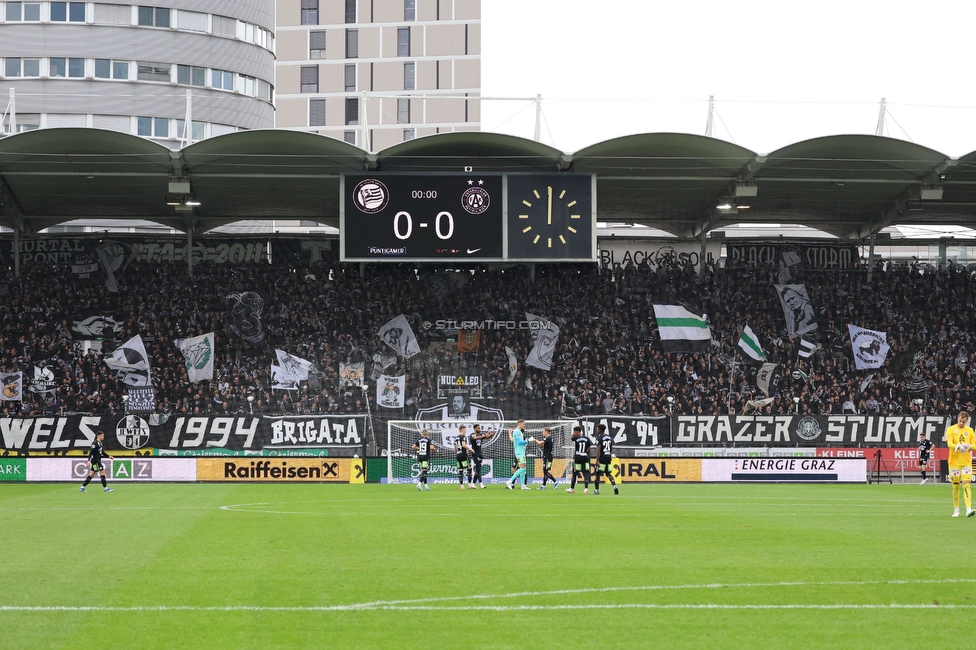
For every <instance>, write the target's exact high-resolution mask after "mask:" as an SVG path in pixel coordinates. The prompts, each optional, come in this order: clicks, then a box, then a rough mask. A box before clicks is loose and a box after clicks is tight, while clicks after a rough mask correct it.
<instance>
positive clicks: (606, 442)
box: [593, 424, 620, 494]
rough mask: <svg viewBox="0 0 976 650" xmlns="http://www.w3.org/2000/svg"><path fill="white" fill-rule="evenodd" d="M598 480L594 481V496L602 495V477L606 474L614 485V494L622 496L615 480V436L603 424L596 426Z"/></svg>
mask: <svg viewBox="0 0 976 650" xmlns="http://www.w3.org/2000/svg"><path fill="white" fill-rule="evenodd" d="M596 445H597V447H596V456H597V458H596V478H595V479H593V485H594V488H593V494H600V475H601V474H606V475H607V478H608V479H610V483H611V484H612V485H613V493H614V494H620V492H619V491H618V490H617V482H616V481H615V480H613V468H612V466H611V465H610V463H612V462H613V436H611V435H610V434H609V433H607V427H606V425H603V424H598V425H596Z"/></svg>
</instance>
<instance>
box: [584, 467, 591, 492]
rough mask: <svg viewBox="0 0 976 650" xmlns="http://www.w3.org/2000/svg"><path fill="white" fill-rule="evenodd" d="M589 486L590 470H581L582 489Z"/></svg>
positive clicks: (586, 488)
mask: <svg viewBox="0 0 976 650" xmlns="http://www.w3.org/2000/svg"><path fill="white" fill-rule="evenodd" d="M589 488H590V470H588V469H584V470H583V489H585V490H588V489H589Z"/></svg>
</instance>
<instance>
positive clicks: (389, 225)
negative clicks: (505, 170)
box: [339, 174, 503, 262]
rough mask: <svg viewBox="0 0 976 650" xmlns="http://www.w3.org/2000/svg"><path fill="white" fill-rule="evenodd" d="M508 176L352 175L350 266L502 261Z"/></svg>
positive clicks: (346, 225)
mask: <svg viewBox="0 0 976 650" xmlns="http://www.w3.org/2000/svg"><path fill="white" fill-rule="evenodd" d="M502 213H503V210H502V177H501V175H500V174H496V175H486V174H451V175H419V174H418V175H406V174H396V175H394V174H391V175H384V174H373V175H368V174H345V175H344V176H343V183H342V209H341V212H340V227H339V233H340V234H339V236H340V246H341V253H342V254H341V257H342V259H343V260H344V261H352V262H355V261H372V260H388V261H395V260H397V259H402V260H431V261H434V260H445V259H458V260H463V259H470V260H480V259H501V257H502V231H503V228H502Z"/></svg>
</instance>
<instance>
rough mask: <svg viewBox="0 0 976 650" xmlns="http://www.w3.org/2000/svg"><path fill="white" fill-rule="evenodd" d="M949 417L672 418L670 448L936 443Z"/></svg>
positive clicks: (950, 420)
mask: <svg viewBox="0 0 976 650" xmlns="http://www.w3.org/2000/svg"><path fill="white" fill-rule="evenodd" d="M951 422H952V418H950V417H947V416H941V415H937V416H935V415H933V416H920V417H903V416H869V415H768V416H756V417H752V416H728V415H721V416H709V415H706V416H700V415H677V416H674V421H673V422H672V426H671V431H672V433H673V437H672V441H671V442H672V444H674V445H701V444H711V443H729V444H736V445H739V444H745V445H757V444H761V445H764V446H790V445H803V446H810V447H814V446H823V445H844V444H852V445H871V444H878V445H902V446H911V445H917V444H918V441H919V438H918V436H919V434H920V433H924V434H925V435H926V436H928V438H929V439H930V440H932V441H933V442H935V443H936V444H938V443H939V442H940V441H941V440H942V437H943V435H944V433H945V430H946V427H947V426H949V424H951Z"/></svg>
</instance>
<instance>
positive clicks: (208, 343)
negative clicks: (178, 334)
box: [173, 332, 214, 383]
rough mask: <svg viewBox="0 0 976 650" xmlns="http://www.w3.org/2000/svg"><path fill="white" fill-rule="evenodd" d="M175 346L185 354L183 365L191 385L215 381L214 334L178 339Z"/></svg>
mask: <svg viewBox="0 0 976 650" xmlns="http://www.w3.org/2000/svg"><path fill="white" fill-rule="evenodd" d="M173 343H174V345H176V347H177V348H179V350H180V352H182V353H183V364H184V365H185V366H186V376H187V377H188V378H189V380H190V383H194V382H198V381H205V380H210V381H212V380H213V367H214V333H213V332H210V333H209V334H203V335H201V336H193V337H191V338H188V339H177V340H175V341H173Z"/></svg>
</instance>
